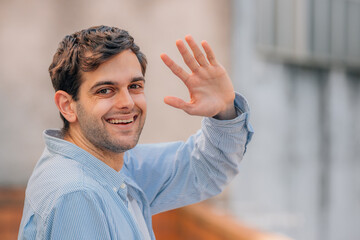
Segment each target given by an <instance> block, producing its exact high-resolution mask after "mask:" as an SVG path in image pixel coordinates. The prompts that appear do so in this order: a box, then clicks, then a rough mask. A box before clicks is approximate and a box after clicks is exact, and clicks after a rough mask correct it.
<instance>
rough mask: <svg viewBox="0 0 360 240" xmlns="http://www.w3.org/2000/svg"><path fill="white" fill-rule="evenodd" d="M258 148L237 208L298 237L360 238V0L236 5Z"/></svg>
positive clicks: (243, 76)
mask: <svg viewBox="0 0 360 240" xmlns="http://www.w3.org/2000/svg"><path fill="white" fill-rule="evenodd" d="M232 9H233V14H232V16H233V21H232V25H233V28H232V30H231V31H232V69H233V74H232V77H233V79H235V84H236V89H237V90H238V91H241V92H244V93H245V94H246V96H247V97H248V99H249V102H250V103H251V106H252V117H251V120H252V123H253V124H254V128H255V135H254V139H253V142H252V143H251V146H250V147H249V150H248V153H247V154H248V155H247V157H246V160H245V161H244V162H243V165H242V170H241V174H240V176H239V177H238V178H237V179H236V181H235V182H234V183H233V185H232V186H231V189H230V191H229V193H230V195H231V196H230V199H231V200H230V209H232V210H233V212H235V213H236V214H237V216H238V218H240V219H242V220H246V221H247V222H248V223H251V224H252V225H253V226H257V227H259V228H262V229H268V230H271V231H278V232H281V233H284V234H286V235H288V236H291V237H293V238H294V239H307V240H316V239H334V240H335V239H349V240H350V239H358V238H359V237H360V228H359V227H358V226H359V224H360V124H359V123H360V74H359V72H360V27H359V26H360V1H357V0H258V1H247V0H241V1H233V2H232Z"/></svg>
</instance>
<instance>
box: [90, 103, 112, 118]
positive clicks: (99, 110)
mask: <svg viewBox="0 0 360 240" xmlns="http://www.w3.org/2000/svg"><path fill="white" fill-rule="evenodd" d="M113 105H114V102H113V101H111V100H105V99H102V100H101V101H97V102H95V103H93V105H92V106H91V109H90V111H91V112H92V113H93V115H98V116H99V117H101V116H102V115H104V114H105V113H107V112H108V111H109V110H110V109H111V108H112V106H113Z"/></svg>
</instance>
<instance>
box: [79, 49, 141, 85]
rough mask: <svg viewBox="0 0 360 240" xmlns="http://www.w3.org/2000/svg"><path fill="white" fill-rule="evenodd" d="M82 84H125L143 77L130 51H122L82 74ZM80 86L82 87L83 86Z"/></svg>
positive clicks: (137, 61) (139, 66)
mask: <svg viewBox="0 0 360 240" xmlns="http://www.w3.org/2000/svg"><path fill="white" fill-rule="evenodd" d="M81 75H82V83H83V84H85V85H88V84H90V85H92V84H94V83H96V82H98V81H114V82H119V83H121V82H127V81H131V80H132V79H133V78H138V77H143V74H142V69H141V65H140V62H139V60H138V58H137V57H136V55H135V54H134V53H133V52H132V51H131V50H125V51H122V52H120V53H118V54H116V55H115V56H113V57H112V58H110V59H109V60H107V61H105V62H104V63H102V64H100V65H99V67H98V68H97V69H96V70H94V71H90V72H82V74H81ZM83 84H82V85H83Z"/></svg>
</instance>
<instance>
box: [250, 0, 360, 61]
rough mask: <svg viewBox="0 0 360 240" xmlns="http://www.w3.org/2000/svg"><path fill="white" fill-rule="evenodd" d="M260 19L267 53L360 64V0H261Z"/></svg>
mask: <svg viewBox="0 0 360 240" xmlns="http://www.w3.org/2000/svg"><path fill="white" fill-rule="evenodd" d="M257 20H258V21H257V47H258V50H259V51H260V52H261V53H262V54H264V55H265V56H268V57H271V58H274V57H275V58H278V59H281V60H283V61H287V62H293V63H297V64H306V65H307V64H311V65H319V66H325V67H326V66H330V65H344V66H346V67H349V68H359V67H360V0H257Z"/></svg>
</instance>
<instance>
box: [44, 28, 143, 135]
mask: <svg viewBox="0 0 360 240" xmlns="http://www.w3.org/2000/svg"><path fill="white" fill-rule="evenodd" d="M128 49H130V50H131V51H132V52H133V53H134V54H135V55H136V57H137V58H138V60H139V62H140V65H141V70H142V73H143V75H145V71H146V65H147V61H146V57H145V55H144V54H143V53H142V52H141V51H140V48H139V47H138V46H137V45H136V44H135V43H134V38H133V37H132V36H130V35H129V33H128V32H127V31H125V30H122V29H119V28H116V27H108V26H95V27H90V28H88V29H84V30H81V31H78V32H75V33H73V34H71V35H67V36H65V38H64V39H63V40H62V41H61V42H60V44H59V47H58V49H57V51H56V53H55V55H54V58H53V61H52V63H51V65H50V67H49V73H50V77H51V82H52V84H53V87H54V89H55V91H58V90H63V91H65V92H67V93H68V94H69V95H71V96H72V98H73V99H74V100H75V101H77V100H78V90H79V87H80V85H81V71H83V72H91V71H94V70H96V69H97V67H99V65H100V64H102V63H104V62H105V61H106V60H108V59H110V58H111V57H113V56H115V55H116V54H118V53H120V52H122V51H124V50H128ZM60 116H61V119H62V120H63V122H64V127H63V131H65V132H66V131H67V130H68V129H69V122H68V121H67V120H66V119H65V118H64V116H63V115H62V114H61V113H60Z"/></svg>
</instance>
